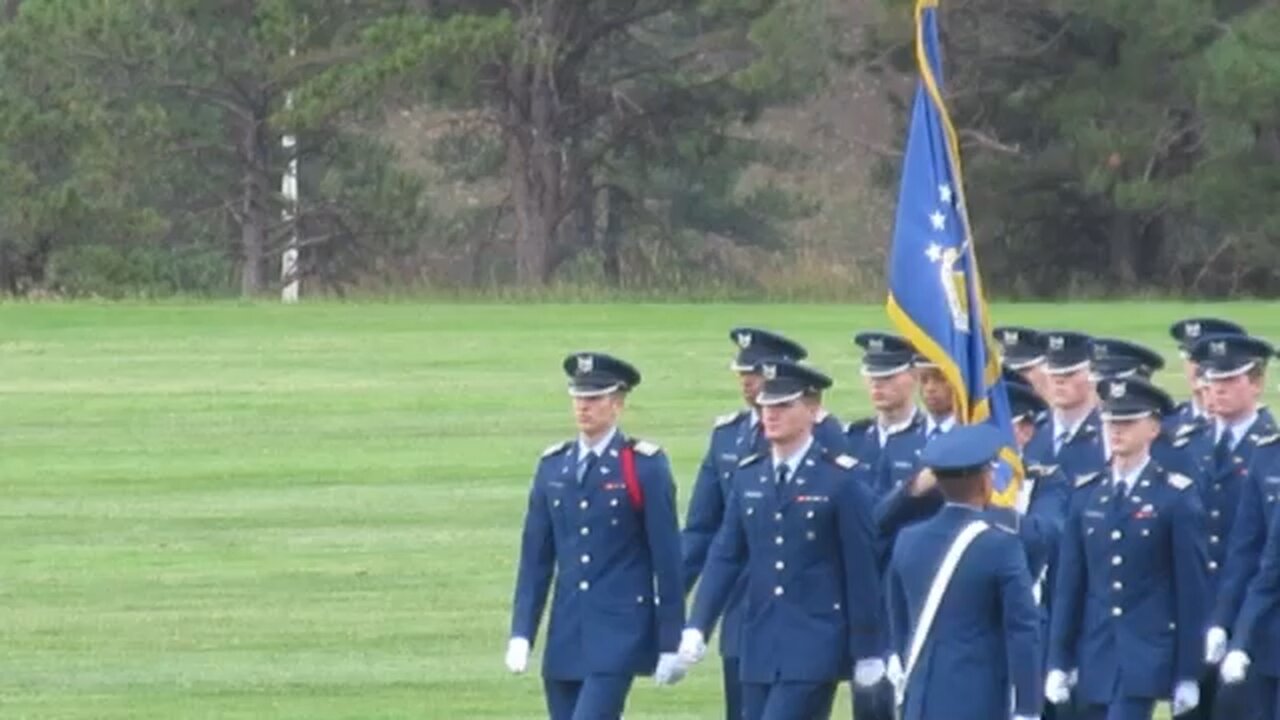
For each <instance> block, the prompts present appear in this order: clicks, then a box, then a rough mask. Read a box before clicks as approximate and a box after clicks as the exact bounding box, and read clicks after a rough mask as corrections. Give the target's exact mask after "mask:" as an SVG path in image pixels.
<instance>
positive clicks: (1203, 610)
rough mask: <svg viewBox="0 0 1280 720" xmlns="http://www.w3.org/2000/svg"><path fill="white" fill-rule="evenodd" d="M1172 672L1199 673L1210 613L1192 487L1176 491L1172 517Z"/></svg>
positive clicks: (1204, 549)
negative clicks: (1173, 616) (1173, 634)
mask: <svg viewBox="0 0 1280 720" xmlns="http://www.w3.org/2000/svg"><path fill="white" fill-rule="evenodd" d="M1172 533H1173V583H1174V584H1173V587H1174V593H1173V598H1174V614H1175V615H1176V618H1177V623H1178V628H1177V636H1176V637H1175V642H1176V645H1175V649H1174V665H1173V668H1174V673H1175V677H1176V679H1177V680H1195V679H1196V678H1198V677H1199V674H1200V670H1201V665H1202V662H1203V653H1204V640H1203V638H1204V630H1205V621H1206V620H1207V619H1208V617H1209V613H1208V602H1209V546H1208V544H1207V542H1206V540H1205V527H1204V506H1203V505H1201V504H1200V496H1199V495H1198V494H1197V493H1196V491H1195V489H1194V488H1191V487H1188V488H1187V489H1185V490H1180V491H1178V499H1177V502H1176V503H1175V505H1174V517H1173V527H1172Z"/></svg>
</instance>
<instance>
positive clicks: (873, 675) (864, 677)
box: [853, 658, 884, 688]
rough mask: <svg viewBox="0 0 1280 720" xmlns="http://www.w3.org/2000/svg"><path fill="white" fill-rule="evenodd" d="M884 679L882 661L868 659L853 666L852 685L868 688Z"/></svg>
mask: <svg viewBox="0 0 1280 720" xmlns="http://www.w3.org/2000/svg"><path fill="white" fill-rule="evenodd" d="M883 679H884V660H881V659H880V658H868V659H866V660H859V661H858V662H856V663H854V665H853V684H854V685H857V686H858V687H860V688H869V687H871V686H873V685H875V684H876V683H878V682H880V681H881V680H883Z"/></svg>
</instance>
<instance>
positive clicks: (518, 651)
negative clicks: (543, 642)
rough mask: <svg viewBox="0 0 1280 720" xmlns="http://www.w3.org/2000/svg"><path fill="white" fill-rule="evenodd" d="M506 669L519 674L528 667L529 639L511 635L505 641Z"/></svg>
mask: <svg viewBox="0 0 1280 720" xmlns="http://www.w3.org/2000/svg"><path fill="white" fill-rule="evenodd" d="M506 662H507V669H508V670H510V671H511V672H513V673H515V674H517V675H519V674H520V673H522V672H524V671H525V670H528V669H529V641H528V640H526V639H525V638H522V637H513V638H511V640H509V641H508V642H507V659H506Z"/></svg>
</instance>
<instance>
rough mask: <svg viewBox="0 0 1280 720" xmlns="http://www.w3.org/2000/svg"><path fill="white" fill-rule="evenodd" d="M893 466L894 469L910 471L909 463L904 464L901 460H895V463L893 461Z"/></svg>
mask: <svg viewBox="0 0 1280 720" xmlns="http://www.w3.org/2000/svg"><path fill="white" fill-rule="evenodd" d="M893 466H894V467H896V468H902V469H904V470H909V469H911V463H909V462H904V461H902V460H895V461H894V463H893Z"/></svg>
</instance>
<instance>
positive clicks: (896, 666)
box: [884, 655, 907, 687]
mask: <svg viewBox="0 0 1280 720" xmlns="http://www.w3.org/2000/svg"><path fill="white" fill-rule="evenodd" d="M884 675H885V677H886V678H887V679H888V680H889V684H890V685H892V686H894V687H901V686H902V683H904V682H906V681H907V673H906V671H905V670H903V669H902V658H900V657H898V656H897V655H890V656H889V664H888V667H886V668H885V670H884Z"/></svg>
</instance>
